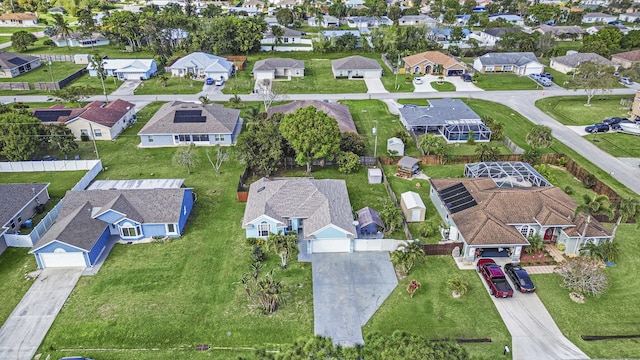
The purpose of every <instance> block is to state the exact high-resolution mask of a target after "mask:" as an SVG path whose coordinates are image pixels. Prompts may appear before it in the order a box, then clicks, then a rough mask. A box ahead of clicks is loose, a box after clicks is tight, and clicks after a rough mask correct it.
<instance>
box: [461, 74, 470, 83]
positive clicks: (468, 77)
mask: <svg viewBox="0 0 640 360" xmlns="http://www.w3.org/2000/svg"><path fill="white" fill-rule="evenodd" d="M461 77H462V81H464V82H471V80H472V78H471V74H462V75H461Z"/></svg>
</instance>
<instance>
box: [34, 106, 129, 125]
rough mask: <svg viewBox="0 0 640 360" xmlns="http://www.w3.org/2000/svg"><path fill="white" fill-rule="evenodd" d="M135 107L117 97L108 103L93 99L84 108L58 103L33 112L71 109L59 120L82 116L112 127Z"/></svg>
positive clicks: (68, 120)
mask: <svg viewBox="0 0 640 360" xmlns="http://www.w3.org/2000/svg"><path fill="white" fill-rule="evenodd" d="M134 107H135V105H134V104H132V103H130V102H128V101H124V100H121V99H117V100H116V101H112V102H110V103H108V104H106V105H105V103H104V102H102V101H93V102H91V103H89V104H87V105H86V106H85V107H82V108H67V107H65V106H64V105H62V104H56V105H53V106H51V107H50V108H41V109H33V111H32V112H31V113H32V114H35V113H36V111H44V112H47V113H49V114H52V113H53V112H54V111H55V110H60V111H61V114H62V113H64V110H67V111H69V110H70V111H71V113H70V114H69V115H67V116H59V117H58V119H57V122H62V123H67V122H71V121H74V120H76V119H78V118H82V119H85V120H87V121H91V122H93V123H96V124H100V125H103V126H106V127H109V128H110V127H112V126H113V125H114V124H115V123H117V122H118V120H120V119H122V117H123V116H125V115H126V114H127V112H129V111H130V110H131V109H133V108H134Z"/></svg>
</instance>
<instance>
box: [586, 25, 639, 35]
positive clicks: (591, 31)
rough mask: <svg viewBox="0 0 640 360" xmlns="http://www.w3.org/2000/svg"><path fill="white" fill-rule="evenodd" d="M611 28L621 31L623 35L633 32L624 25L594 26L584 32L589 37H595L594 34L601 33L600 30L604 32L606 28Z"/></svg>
mask: <svg viewBox="0 0 640 360" xmlns="http://www.w3.org/2000/svg"><path fill="white" fill-rule="evenodd" d="M611 27H614V28H615V29H618V31H620V33H621V34H622V35H627V34H628V33H629V31H631V29H629V28H628V27H626V26H624V25H594V26H589V27H588V28H586V29H585V30H584V31H585V32H586V33H587V34H589V35H593V34H596V33H598V31H600V30H602V29H604V28H611Z"/></svg>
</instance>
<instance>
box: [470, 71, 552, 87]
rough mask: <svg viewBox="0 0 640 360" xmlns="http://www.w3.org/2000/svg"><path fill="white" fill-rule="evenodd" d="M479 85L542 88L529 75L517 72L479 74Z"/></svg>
mask: <svg viewBox="0 0 640 360" xmlns="http://www.w3.org/2000/svg"><path fill="white" fill-rule="evenodd" d="M479 75H480V76H479V77H478V82H477V83H475V85H476V86H477V87H479V88H480V89H483V90H535V89H539V88H542V86H540V85H538V83H536V82H535V81H533V80H532V79H530V78H529V77H528V76H518V75H515V74H479Z"/></svg>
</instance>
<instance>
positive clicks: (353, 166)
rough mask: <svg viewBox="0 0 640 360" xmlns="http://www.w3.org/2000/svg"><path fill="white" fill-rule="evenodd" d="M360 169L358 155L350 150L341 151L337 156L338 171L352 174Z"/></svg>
mask: <svg viewBox="0 0 640 360" xmlns="http://www.w3.org/2000/svg"><path fill="white" fill-rule="evenodd" d="M358 169H360V157H359V156H358V155H356V154H354V153H352V152H346V153H342V154H341V155H340V156H338V171H340V172H341V173H344V174H352V173H354V172H356V171H358Z"/></svg>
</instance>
